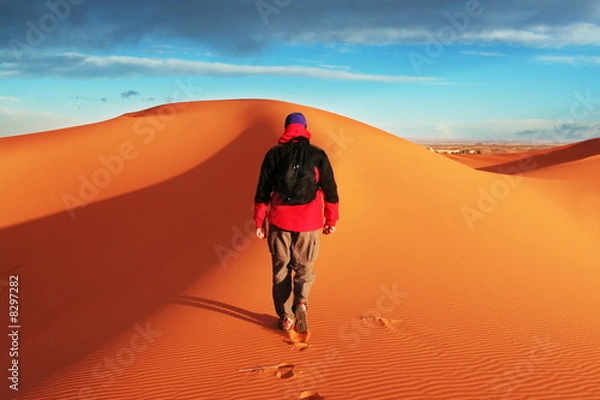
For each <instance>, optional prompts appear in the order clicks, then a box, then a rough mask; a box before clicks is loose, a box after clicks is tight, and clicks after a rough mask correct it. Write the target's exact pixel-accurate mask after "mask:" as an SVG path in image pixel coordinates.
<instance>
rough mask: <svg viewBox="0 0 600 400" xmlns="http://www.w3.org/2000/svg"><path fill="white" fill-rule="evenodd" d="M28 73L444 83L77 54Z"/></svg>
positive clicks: (38, 61)
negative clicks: (267, 77) (260, 76)
mask: <svg viewBox="0 0 600 400" xmlns="http://www.w3.org/2000/svg"><path fill="white" fill-rule="evenodd" d="M23 63H24V65H25V71H27V73H28V74H42V75H44V76H52V75H53V76H64V77H125V76H137V75H144V74H145V75H153V76H165V75H167V76H171V75H184V76H248V75H263V76H274V75H276V76H294V77H307V78H315V79H335V80H347V81H369V82H390V83H422V84H447V82H445V81H444V80H443V79H440V78H434V77H416V76H405V75H377V74H363V73H359V72H351V71H348V70H344V69H341V70H337V69H332V66H328V67H327V68H320V67H307V66H293V65H292V66H260V65H243V64H228V63H220V62H205V61H190V60H182V59H175V58H171V59H154V58H142V57H128V56H107V57H100V56H90V55H85V54H79V53H65V54H62V55H53V56H48V57H46V56H44V55H37V56H34V57H31V58H30V59H28V60H24V62H23Z"/></svg>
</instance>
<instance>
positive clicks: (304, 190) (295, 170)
mask: <svg viewBox="0 0 600 400" xmlns="http://www.w3.org/2000/svg"><path fill="white" fill-rule="evenodd" d="M283 146H285V148H286V150H287V151H285V152H284V154H283V157H282V159H281V161H280V162H279V164H278V165H277V175H276V181H275V190H276V192H277V193H278V194H279V197H280V198H281V200H282V201H283V202H284V203H285V204H287V205H299V204H308V203H310V202H311V201H313V200H314V199H315V197H316V195H317V190H318V189H319V183H318V182H317V176H316V174H315V167H316V159H317V156H318V154H315V153H314V152H311V151H310V150H311V146H310V144H309V143H308V142H306V141H304V140H298V141H290V142H288V143H285V144H283Z"/></svg>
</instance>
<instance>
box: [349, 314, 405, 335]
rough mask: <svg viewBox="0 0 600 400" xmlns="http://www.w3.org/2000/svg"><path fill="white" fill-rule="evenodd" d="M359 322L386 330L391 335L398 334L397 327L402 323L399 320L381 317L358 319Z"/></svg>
mask: <svg viewBox="0 0 600 400" xmlns="http://www.w3.org/2000/svg"><path fill="white" fill-rule="evenodd" d="M360 320H361V321H362V322H363V323H365V324H367V325H371V326H379V327H382V328H386V329H388V330H389V331H390V332H392V333H396V332H398V329H399V326H400V325H401V324H402V323H403V322H404V321H402V320H401V319H399V318H383V317H373V316H368V317H364V316H363V317H360Z"/></svg>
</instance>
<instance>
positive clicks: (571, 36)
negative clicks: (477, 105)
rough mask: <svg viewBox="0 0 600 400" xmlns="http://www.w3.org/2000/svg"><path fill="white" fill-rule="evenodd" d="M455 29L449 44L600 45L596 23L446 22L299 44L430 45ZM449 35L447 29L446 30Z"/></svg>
mask: <svg viewBox="0 0 600 400" xmlns="http://www.w3.org/2000/svg"><path fill="white" fill-rule="evenodd" d="M443 27H447V28H449V29H454V33H455V36H454V37H453V38H452V40H451V43H449V45H454V44H469V45H481V44H490V43H493V44H505V45H516V46H525V47H537V48H544V47H565V46H600V26H599V25H597V24H595V23H589V22H578V23H571V24H566V25H556V26H555V25H546V24H536V25H528V26H523V27H520V28H480V27H474V26H473V27H469V28H467V29H466V30H465V31H464V32H459V31H458V30H456V28H452V26H451V25H450V24H449V23H448V22H446V23H445V24H441V25H440V26H438V27H437V28H425V27H409V28H395V27H383V28H375V27H370V26H367V27H364V28H360V27H352V28H348V29H344V30H336V31H326V32H310V31H307V32H300V33H299V34H298V35H297V36H296V37H297V40H298V41H301V42H308V43H320V42H332V43H346V44H354V45H373V46H384V45H402V44H413V45H418V44H427V43H431V42H435V41H438V42H442V43H446V41H447V39H446V38H443V39H444V40H440V39H439V38H438V37H437V36H438V35H439V34H440V32H441V28H443ZM444 32H447V30H444Z"/></svg>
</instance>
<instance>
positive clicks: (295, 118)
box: [284, 112, 308, 128]
mask: <svg viewBox="0 0 600 400" xmlns="http://www.w3.org/2000/svg"><path fill="white" fill-rule="evenodd" d="M291 124H302V125H304V127H305V128H306V127H307V126H308V124H307V123H306V117H305V116H304V115H302V113H299V112H295V113H291V114H290V115H288V116H287V117H286V118H285V125H284V127H285V128H287V127H288V125H291Z"/></svg>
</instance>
